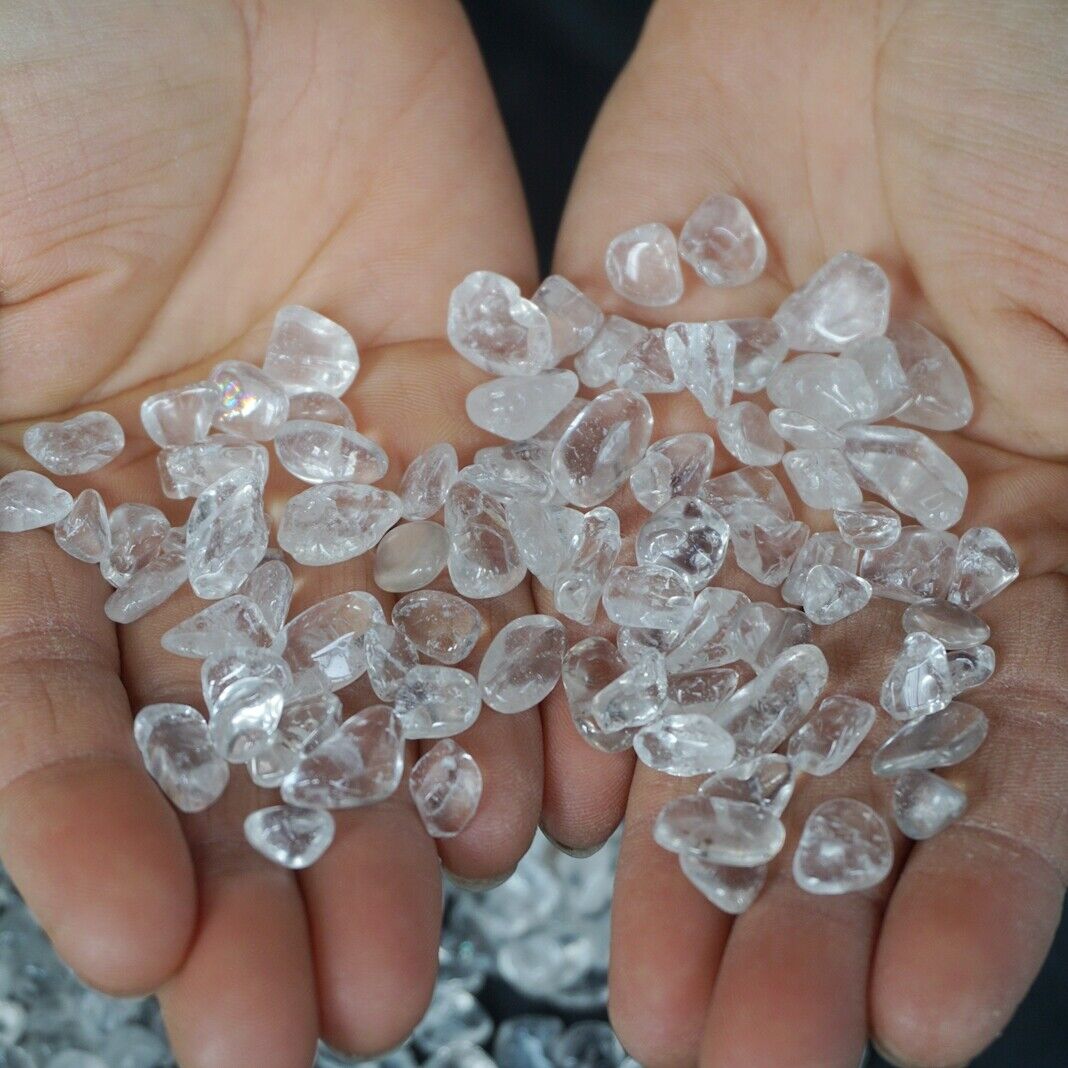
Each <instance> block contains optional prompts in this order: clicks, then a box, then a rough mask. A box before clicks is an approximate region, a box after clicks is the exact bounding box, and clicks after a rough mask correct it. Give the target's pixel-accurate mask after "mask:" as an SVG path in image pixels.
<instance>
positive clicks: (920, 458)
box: [843, 426, 968, 530]
mask: <svg viewBox="0 0 1068 1068" xmlns="http://www.w3.org/2000/svg"><path fill="white" fill-rule="evenodd" d="M843 433H844V434H845V439H846V444H845V455H846V459H847V460H848V461H849V465H850V467H852V468H853V473H854V475H856V478H857V481H858V482H859V483H860V485H861V486H862V487H863V488H864V489H866V490H868V491H869V492H871V493H875V494H878V495H879V496H880V497H882V498H883V499H884V500H885V501H887V502H888V503H890V504H892V505H893V506H894V507H895V508H896V509H897V510H898V511H899V512H904V513H905V515H910V516H912V517H913V518H915V519H916V520H918V521H919V523H920V524H921V526H925V527H928V528H930V529H932V530H945V529H946V528H948V527H951V526H953V524H954V523H956V522H957V521H958V520H959V519H960V517H961V515H962V514H963V512H964V502H965V501H966V500H967V498H968V479H967V478H966V477H965V474H964V472H963V471H962V470H961V469H960V468H959V467H958V466H957V465H956V464H955V463H954V462H953V460H951V459H950V458H949V457H948V456H947V455H946V454H945V453H944V452H943V451H942V450H941V449H940V448H939V447H938V446H937V445H936V444H935V443H934V442H933V441H931V439H930V438H929V437H927V436H926V434H921V433H920V432H919V431H918V430H910V429H909V428H908V427H904V426H850V427H847V428H846V429H845V430H844V431H843Z"/></svg>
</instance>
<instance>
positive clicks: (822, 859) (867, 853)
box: [793, 797, 894, 894]
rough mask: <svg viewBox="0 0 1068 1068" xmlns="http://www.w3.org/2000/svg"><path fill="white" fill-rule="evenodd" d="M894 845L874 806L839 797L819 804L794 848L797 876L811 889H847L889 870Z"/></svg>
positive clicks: (876, 881) (878, 879) (829, 891)
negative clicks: (795, 849)
mask: <svg viewBox="0 0 1068 1068" xmlns="http://www.w3.org/2000/svg"><path fill="white" fill-rule="evenodd" d="M893 862H894V847H893V844H892V842H891V841H890V831H889V829H888V828H887V826H886V821H885V820H884V819H883V818H882V816H880V815H879V814H878V813H877V812H875V810H874V809H872V808H871V807H870V806H868V805H865V804H864V803H863V802H862V801H855V800H853V799H852V798H847V797H839V798H835V799H834V800H831V801H824V802H823V804H822V805H817V806H816V808H814V809H813V810H812V812H811V813H810V815H809V817H808V820H807V821H806V822H805V829H804V830H803V831H802V832H801V840H800V841H799V842H798V843H797V851H796V852H795V853H794V864H793V867H794V880H795V882H796V883H797V885H798V886H800V887H801V889H802V890H805V891H807V892H808V893H810V894H848V893H852V892H853V891H857V890H867V889H868V888H869V887H871V886H876V885H878V884H879V883H881V882H882V881H883V879H885V878H886V877H887V875H889V874H890V868H891V866H892V865H893Z"/></svg>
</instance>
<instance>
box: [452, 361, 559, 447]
mask: <svg viewBox="0 0 1068 1068" xmlns="http://www.w3.org/2000/svg"><path fill="white" fill-rule="evenodd" d="M578 385H579V383H578V378H577V376H576V375H575V373H574V372H573V371H560V370H551V371H543V372H542V373H541V374H537V375H525V376H522V377H519V376H515V377H509V378H494V379H492V380H491V381H489V382H483V383H482V384H481V385H478V386H475V388H474V389H472V390H471V392H470V393H468V395H467V402H466V406H467V417H468V418H469V419H470V420H471V422H472V423H474V424H475V426H478V427H481V428H482V429H483V430H488V431H489V432H490V433H491V434H496V435H497V436H498V437H501V438H507V439H508V440H509V441H522V440H523V439H524V438H529V437H531V436H532V435H533V434H536V433H537V432H538V431H539V430H543V429H544V428H545V427H546V426H547V425H548V424H549V423H550V422H551V421H552V420H553V418H554V417H555V416H557V415H559V414H560V412H562V411H563V410H564V408H565V407H566V406H567V403H568V401H570V400H571V399H572V398H573V397H574V396H575V394H576V393H577V392H578Z"/></svg>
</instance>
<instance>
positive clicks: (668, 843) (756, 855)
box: [653, 794, 786, 868]
mask: <svg viewBox="0 0 1068 1068" xmlns="http://www.w3.org/2000/svg"><path fill="white" fill-rule="evenodd" d="M653 839H654V840H655V842H656V843H657V845H659V846H661V847H663V848H664V849H667V850H668V851H669V852H672V853H692V854H694V855H696V856H699V857H702V858H704V859H705V860H710V861H712V862H713V863H714V864H729V865H731V866H732V867H737V868H751V867H755V866H756V865H758V864H767V862H768V861H769V860H771V859H772V858H773V857H774V856H776V854H778V852H779V851H780V850H781V849H782V847H783V845H784V843H785V842H786V829H785V828H784V827H783V825H782V820H780V819H779V817H778V816H776V815H774V814H773V813H772V812H770V811H768V810H767V809H766V808H762V807H761V806H760V805H754V804H752V803H751V802H749V801H731V800H728V799H727V798H723V797H709V796H708V795H706V794H690V795H689V796H687V797H679V798H676V799H675V800H674V801H669V802H668V803H667V804H666V805H665V806H664V807H663V808H662V809H661V810H660V815H659V816H657V818H656V823H655V824H654V825H653Z"/></svg>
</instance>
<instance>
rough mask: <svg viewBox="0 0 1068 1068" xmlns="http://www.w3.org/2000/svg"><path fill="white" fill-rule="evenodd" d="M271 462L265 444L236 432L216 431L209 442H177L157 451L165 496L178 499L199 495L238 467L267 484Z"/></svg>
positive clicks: (161, 486) (161, 485) (160, 479)
mask: <svg viewBox="0 0 1068 1068" xmlns="http://www.w3.org/2000/svg"><path fill="white" fill-rule="evenodd" d="M270 463H271V458H270V454H269V453H268V452H267V450H266V449H265V448H264V447H263V446H262V445H257V444H256V442H254V441H248V440H246V439H243V438H239V437H236V436H234V435H232V434H212V435H211V436H210V437H209V438H208V439H207V440H206V441H196V442H193V443H192V444H191V445H173V446H171V447H169V448H166V449H162V450H161V451H160V452H159V453H157V454H156V468H157V470H158V472H159V484H160V488H161V489H162V490H163V496H164V497H169V498H171V500H175V501H183V500H186V499H187V498H189V497H196V496H197V495H198V494H200V493H203V492H204V490H206V489H207V488H208V486H210V485H211V484H212V483H213V482H215V481H217V480H218V479H220V478H222V477H223V475H225V474H227V473H229V472H230V471H233V470H235V469H236V468H238V467H247V468H248V469H249V470H250V471H252V472H253V473H254V474H255V475H256V480H257V481H258V482H259V484H260V485H261V486H263V485H265V484H266V482H267V470H268V468H269V467H270Z"/></svg>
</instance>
